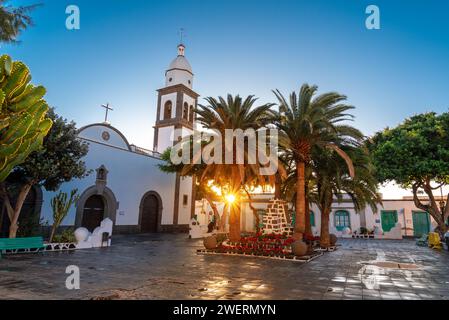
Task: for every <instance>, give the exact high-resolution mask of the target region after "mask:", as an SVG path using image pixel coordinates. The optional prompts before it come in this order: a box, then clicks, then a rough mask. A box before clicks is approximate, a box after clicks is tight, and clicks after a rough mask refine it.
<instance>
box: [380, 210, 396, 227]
mask: <svg viewBox="0 0 449 320" xmlns="http://www.w3.org/2000/svg"><path fill="white" fill-rule="evenodd" d="M380 216H381V219H382V230H383V231H384V232H389V231H390V230H391V229H392V228H393V227H394V226H395V225H396V223H397V222H398V213H397V211H396V210H390V211H387V210H382V211H381V214H380Z"/></svg>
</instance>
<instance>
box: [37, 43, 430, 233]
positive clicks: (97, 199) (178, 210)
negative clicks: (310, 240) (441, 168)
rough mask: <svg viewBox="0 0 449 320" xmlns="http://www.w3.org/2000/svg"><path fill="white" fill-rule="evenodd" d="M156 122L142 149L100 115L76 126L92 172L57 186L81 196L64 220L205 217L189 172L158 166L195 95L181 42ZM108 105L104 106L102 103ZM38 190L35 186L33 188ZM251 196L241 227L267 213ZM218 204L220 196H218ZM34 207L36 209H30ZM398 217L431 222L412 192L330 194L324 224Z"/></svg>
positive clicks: (177, 221) (264, 197)
mask: <svg viewBox="0 0 449 320" xmlns="http://www.w3.org/2000/svg"><path fill="white" fill-rule="evenodd" d="M157 93H158V99H157V108H156V112H157V113H156V123H155V125H154V142H153V150H146V149H144V148H140V147H138V146H135V145H132V144H130V143H129V142H128V140H127V139H126V137H125V136H124V135H123V134H122V133H121V132H120V131H119V130H118V129H117V128H115V127H113V126H111V124H110V123H108V122H107V118H106V119H105V122H103V123H93V124H90V125H87V126H84V127H82V128H80V129H79V130H78V137H79V139H81V140H83V141H85V142H87V143H88V144H89V152H88V154H87V156H86V157H85V158H84V161H85V162H86V166H87V168H88V169H90V170H92V173H91V174H90V175H89V176H88V177H86V178H84V179H81V180H77V179H75V180H73V181H71V182H68V183H65V184H63V185H62V186H61V190H62V191H64V192H67V193H70V191H71V190H72V189H75V188H76V189H78V194H79V195H80V198H79V200H78V202H77V206H76V207H75V206H74V207H72V208H71V211H70V212H69V214H68V216H67V218H66V219H65V220H64V222H63V225H65V226H74V227H76V228H77V227H85V228H87V229H88V230H89V231H93V230H94V229H95V228H96V227H97V226H99V225H100V222H101V221H102V220H103V219H105V218H110V219H111V220H112V221H113V223H114V233H151V232H185V233H187V232H188V231H189V228H190V223H191V221H192V218H195V219H196V220H197V222H199V224H200V225H202V226H207V225H208V223H209V222H210V219H211V217H212V216H211V214H212V208H210V206H209V205H208V203H207V202H206V201H205V200H204V199H203V200H198V201H196V199H195V188H194V181H193V179H192V178H191V177H181V176H180V175H179V174H167V173H165V172H162V171H161V170H160V169H159V167H158V165H159V164H162V163H163V161H162V160H161V153H162V152H164V151H165V150H166V149H167V148H169V147H171V146H173V145H174V144H175V143H176V142H177V141H178V140H177V139H175V138H174V131H175V130H178V132H181V136H187V135H190V134H191V133H192V132H193V129H194V128H195V117H194V110H195V108H196V106H197V103H198V97H199V95H198V94H197V93H196V92H195V91H194V90H193V71H192V67H191V66H190V63H189V62H188V60H187V59H186V57H185V46H184V45H183V44H180V45H178V54H177V57H176V58H175V59H174V60H173V61H172V62H171V63H170V65H169V66H168V68H167V70H166V72H165V86H164V87H163V88H160V89H158V90H157ZM104 107H106V108H107V109H108V106H104ZM38 191H40V190H38ZM251 193H252V198H253V201H252V203H250V202H249V201H248V200H249V199H243V201H242V211H241V230H242V231H246V232H252V231H255V229H256V220H255V218H254V215H255V214H257V215H259V220H260V221H262V220H263V217H264V215H265V214H266V213H267V207H268V205H269V203H270V200H271V199H273V198H274V194H273V191H272V190H268V191H255V192H251ZM36 194H37V198H39V199H40V200H39V201H38V202H39V203H41V204H42V210H41V218H42V219H43V220H44V221H48V222H50V223H51V222H52V221H53V219H52V209H51V205H50V203H51V199H52V198H53V197H54V196H55V194H56V193H55V192H46V191H44V192H42V191H40V192H38V193H36ZM217 205H218V207H219V208H220V211H221V209H222V208H223V204H222V203H221V204H217ZM36 210H38V209H36ZM310 215H311V225H312V230H313V233H314V234H315V235H319V232H320V220H321V219H320V214H319V210H318V208H317V207H316V205H312V207H311V212H310ZM398 223H399V224H400V227H401V229H402V230H401V232H400V233H402V235H403V236H421V235H422V234H426V233H428V232H429V231H430V230H433V228H435V226H436V224H435V221H433V219H432V218H431V217H430V215H429V214H428V213H426V212H422V211H420V210H419V209H418V208H416V207H415V205H414V203H413V199H412V198H410V197H405V198H403V199H383V204H382V205H380V204H379V205H378V210H377V211H372V210H371V209H370V208H366V209H365V210H363V212H356V210H355V208H354V205H353V204H352V203H351V201H348V199H346V200H345V201H343V202H342V203H338V202H337V201H334V204H333V206H332V212H331V215H330V225H329V228H330V231H331V232H332V233H335V234H336V235H338V236H342V235H343V232H344V230H345V229H348V230H351V232H354V231H357V230H360V229H361V228H364V229H369V230H375V229H378V230H382V232H389V231H390V230H392V229H393V228H394V227H395V226H396V225H397V224H398Z"/></svg>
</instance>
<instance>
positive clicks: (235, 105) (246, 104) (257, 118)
mask: <svg viewBox="0 0 449 320" xmlns="http://www.w3.org/2000/svg"><path fill="white" fill-rule="evenodd" d="M256 101H257V99H256V98H254V96H252V95H250V96H248V97H247V98H246V99H245V100H243V99H242V98H241V97H240V96H239V95H237V96H235V97H233V96H232V95H230V94H228V96H227V99H224V98H223V97H219V98H218V99H215V98H212V97H208V98H206V102H207V104H206V105H202V104H199V105H198V109H197V110H196V114H197V121H198V123H199V124H200V125H202V126H203V128H205V129H206V130H214V131H215V132H216V133H218V134H220V135H221V137H222V138H223V137H225V132H226V130H227V129H232V130H237V129H241V130H243V131H245V130H247V129H254V130H258V129H260V128H263V127H266V126H267V124H268V123H270V121H271V120H272V118H273V113H272V112H271V107H272V106H273V104H271V103H267V104H264V105H260V106H255V103H256ZM223 140H224V139H223ZM244 150H245V164H239V163H237V159H236V143H235V140H234V143H233V149H232V150H231V151H232V154H233V161H232V163H230V164H229V163H225V153H226V152H229V151H230V150H226V146H225V145H224V143H223V144H222V164H212V165H208V166H207V167H206V169H205V170H204V174H207V173H208V171H209V170H211V171H214V180H215V181H216V182H217V183H219V184H221V183H220V181H222V180H223V179H224V180H225V181H224V182H225V183H228V187H229V192H230V193H232V194H233V195H234V196H235V202H234V203H232V204H230V205H231V208H230V216H229V238H230V240H231V241H238V240H240V209H241V208H240V197H239V195H240V193H241V191H242V188H243V186H244V184H245V183H247V182H248V178H250V177H251V176H253V175H252V174H254V175H258V170H257V169H258V165H257V164H255V165H250V164H247V163H248V162H247V160H248V154H247V153H246V151H247V148H244ZM249 171H251V172H252V174H251V175H248V174H247V173H248V172H249Z"/></svg>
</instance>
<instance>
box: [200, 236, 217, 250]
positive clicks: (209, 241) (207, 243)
mask: <svg viewBox="0 0 449 320" xmlns="http://www.w3.org/2000/svg"><path fill="white" fill-rule="evenodd" d="M203 244H204V247H205V248H206V249H208V250H210V249H215V248H217V246H218V243H217V237H215V236H210V237H206V238H204V240H203Z"/></svg>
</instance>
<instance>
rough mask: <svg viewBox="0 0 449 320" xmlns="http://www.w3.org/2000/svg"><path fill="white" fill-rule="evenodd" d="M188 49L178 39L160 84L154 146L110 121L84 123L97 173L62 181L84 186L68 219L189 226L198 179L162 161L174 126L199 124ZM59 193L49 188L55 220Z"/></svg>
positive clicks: (47, 211) (135, 228)
mask: <svg viewBox="0 0 449 320" xmlns="http://www.w3.org/2000/svg"><path fill="white" fill-rule="evenodd" d="M184 51H185V46H184V45H183V44H180V45H178V55H177V57H176V58H175V59H174V60H173V61H172V62H171V63H170V65H169V66H168V68H167V71H166V72H165V78H166V80H165V86H164V87H163V88H160V89H159V90H157V92H158V100H157V108H156V110H157V115H156V123H155V125H154V143H153V150H146V149H143V148H140V147H138V146H135V145H132V144H130V143H129V142H128V140H127V139H126V137H125V136H124V135H123V134H122V133H121V132H120V130H118V129H117V128H115V127H113V126H111V125H110V124H109V123H108V122H107V121H105V122H103V123H93V124H89V125H87V126H84V127H82V128H80V129H79V131H78V137H79V139H81V140H83V141H85V142H87V143H88V145H89V152H88V154H87V155H86V157H85V158H84V159H83V160H84V161H85V163H86V167H87V168H88V169H90V170H92V173H91V174H90V175H89V176H88V177H86V178H84V179H81V180H73V181H71V182H68V183H64V184H63V185H62V186H61V188H60V190H62V191H63V192H67V193H70V191H71V190H72V189H75V188H76V189H78V194H79V196H80V198H79V200H78V202H77V206H76V207H75V206H74V207H72V208H71V211H70V212H69V214H68V216H67V218H66V219H65V220H64V222H63V225H66V226H75V227H86V228H87V229H88V230H89V231H93V230H94V229H95V228H96V227H97V226H99V225H100V222H101V221H102V220H103V219H104V218H110V219H111V220H112V221H113V222H114V232H115V233H139V232H145V233H148V232H188V230H189V222H190V220H191V218H192V216H193V215H194V208H195V197H194V194H193V193H194V188H193V179H192V178H190V177H180V176H179V174H167V173H165V172H162V171H160V169H159V167H158V164H161V163H162V160H160V155H161V153H162V152H163V151H164V150H165V149H167V148H168V147H171V146H173V144H174V143H175V142H176V141H173V131H174V130H175V129H179V130H181V132H182V135H189V134H190V133H192V131H193V128H194V125H195V124H194V121H195V117H194V115H193V110H194V109H195V107H196V105H197V102H198V97H199V95H198V94H197V93H196V92H195V91H193V89H192V87H193V71H192V67H191V66H190V64H189V62H188V60H187V59H186V57H185V56H184ZM106 108H107V106H106ZM105 120H107V119H105ZM55 194H56V193H55V192H46V191H44V192H43V202H42V210H41V218H43V219H44V220H46V221H49V222H50V223H51V222H52V221H53V219H52V209H51V205H50V203H51V198H53V197H54V196H55Z"/></svg>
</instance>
